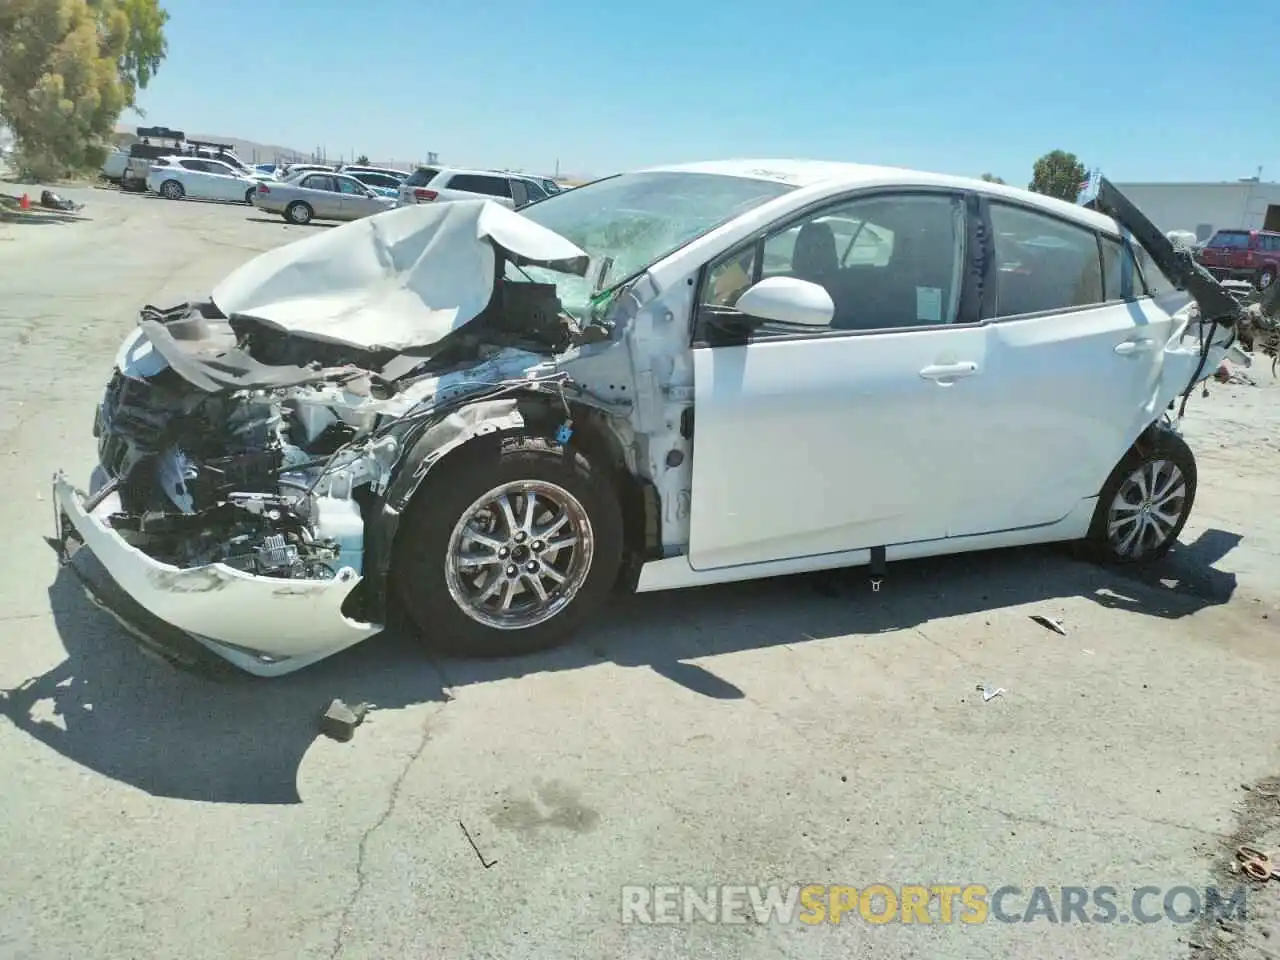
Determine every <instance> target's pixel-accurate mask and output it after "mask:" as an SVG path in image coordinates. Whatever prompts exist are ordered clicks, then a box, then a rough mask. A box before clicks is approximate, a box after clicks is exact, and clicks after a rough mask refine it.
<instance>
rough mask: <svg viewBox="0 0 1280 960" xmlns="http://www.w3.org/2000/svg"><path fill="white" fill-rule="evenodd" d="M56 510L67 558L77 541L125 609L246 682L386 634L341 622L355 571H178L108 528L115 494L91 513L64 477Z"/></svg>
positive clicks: (108, 595) (108, 602) (57, 479)
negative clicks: (176, 634) (285, 574)
mask: <svg viewBox="0 0 1280 960" xmlns="http://www.w3.org/2000/svg"><path fill="white" fill-rule="evenodd" d="M53 503H54V510H55V513H56V517H55V519H56V522H57V529H56V530H55V532H54V533H55V538H56V541H57V543H58V544H59V549H60V550H62V551H63V555H64V557H65V556H66V550H65V545H66V543H67V542H68V540H72V541H79V543H80V544H82V545H83V548H84V549H87V550H89V551H90V552H91V553H92V554H93V556H94V557H95V558H96V559H97V561H98V562H99V563H100V564H101V566H102V567H103V569H104V570H105V571H106V573H107V574H108V575H109V576H110V577H111V579H112V580H113V581H114V586H115V587H118V588H119V591H120V592H122V593H123V594H125V595H126V596H127V598H128V599H129V600H131V601H132V602H134V603H136V604H137V605H138V606H140V607H142V608H143V609H144V610H146V611H147V612H148V613H149V614H151V615H152V616H154V617H156V618H158V619H160V620H162V621H164V622H165V623H166V624H169V625H171V626H173V627H175V628H177V629H178V630H180V631H182V632H183V633H185V634H187V635H189V636H191V637H192V638H194V639H195V640H198V641H199V642H200V643H201V644H203V645H204V646H205V647H207V648H208V649H210V650H212V651H213V652H214V653H217V654H218V655H220V656H222V657H223V658H224V659H226V660H229V661H230V662H231V663H233V664H235V665H236V666H238V667H240V668H241V669H243V670H246V671H248V672H250V673H254V674H258V675H260V676H274V675H278V674H282V673H290V672H292V671H293V670H297V669H299V668H301V667H304V666H307V665H308V664H311V663H314V662H316V661H317V660H321V659H323V658H325V657H327V656H330V655H332V654H334V653H337V652H338V651H340V650H343V649H346V648H347V647H350V646H353V645H354V644H356V643H359V642H360V641H361V640H364V639H366V638H368V637H370V636H373V635H374V634H375V633H378V632H380V631H381V630H382V629H383V627H382V625H381V624H372V623H361V622H359V621H355V620H351V619H349V618H348V617H346V616H344V615H343V613H342V605H343V603H344V602H345V601H346V599H347V597H348V596H349V595H350V594H351V592H352V591H353V590H354V589H355V588H356V586H357V585H358V584H359V583H360V580H361V578H360V576H359V575H358V574H357V573H356V572H355V571H354V570H352V569H351V568H349V567H347V568H343V569H342V570H340V571H338V575H337V576H336V577H335V578H333V579H331V580H286V579H280V578H274V577H257V576H252V575H250V574H246V573H242V572H241V571H239V570H235V569H233V568H231V567H228V566H226V565H224V564H221V563H214V564H209V565H206V566H202V567H192V568H189V569H181V568H179V567H174V566H170V565H169V564H165V563H160V562H159V561H157V560H154V559H152V558H151V557H149V556H147V555H146V554H145V553H143V552H142V551H141V550H138V549H137V548H136V547H133V546H132V545H130V544H129V543H127V542H126V541H125V540H124V539H123V538H122V537H121V536H120V535H119V534H118V533H116V532H115V531H114V530H112V529H111V528H110V527H109V526H108V525H107V524H106V521H105V518H106V517H107V516H109V515H110V514H112V513H115V512H117V511H118V510H119V509H120V507H119V500H118V498H117V496H116V494H114V493H110V494H107V495H106V496H105V497H103V498H102V499H101V502H100V503H98V504H95V505H93V507H92V510H89V509H87V503H88V498H87V497H86V495H85V494H84V493H83V492H82V491H80V490H78V489H76V488H75V487H74V486H73V485H72V484H71V483H70V482H69V481H68V480H67V479H66V477H65V476H64V475H63V474H62V473H58V474H57V475H55V476H54V479H53ZM86 586H89V587H90V589H91V590H93V587H92V585H91V584H86ZM93 592H94V593H95V599H96V600H97V601H98V602H99V603H101V604H102V605H103V606H106V607H107V608H108V609H109V610H111V612H112V613H115V614H116V615H117V617H118V618H119V619H121V620H122V621H124V622H126V623H127V624H128V625H130V627H131V628H132V629H135V631H136V630H137V629H138V628H139V626H138V618H137V617H136V616H130V615H129V612H128V611H126V610H121V609H116V608H117V607H119V605H120V604H119V601H118V597H119V594H118V593H116V592H115V591H114V590H93ZM113 594H114V598H115V602H114V603H113ZM144 629H145V628H144Z"/></svg>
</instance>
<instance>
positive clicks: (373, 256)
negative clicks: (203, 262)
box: [212, 200, 587, 351]
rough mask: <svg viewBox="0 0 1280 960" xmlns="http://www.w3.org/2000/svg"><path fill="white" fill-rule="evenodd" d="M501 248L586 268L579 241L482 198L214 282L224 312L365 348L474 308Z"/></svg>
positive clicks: (318, 239)
mask: <svg viewBox="0 0 1280 960" xmlns="http://www.w3.org/2000/svg"><path fill="white" fill-rule="evenodd" d="M499 253H501V254H502V255H504V256H505V257H506V258H507V259H510V260H513V261H515V262H518V263H522V264H530V265H536V266H543V267H547V268H549V269H552V270H558V271H561V272H565V273H570V274H574V275H577V276H582V275H584V274H585V273H586V270H587V255H586V253H584V252H583V251H582V250H581V249H580V248H578V247H577V246H575V245H574V244H572V243H570V242H569V241H568V240H565V239H564V238H563V237H561V236H559V235H558V234H555V233H553V232H551V231H550V230H547V229H546V228H545V227H541V226H539V225H537V224H535V223H533V222H532V221H530V220H527V219H525V218H524V217H522V216H520V215H519V214H517V213H514V212H513V211H511V210H508V209H507V208H505V207H503V206H501V205H500V204H497V203H493V202H491V201H488V200H474V201H472V200H462V201H454V202H451V203H440V204H418V205H413V206H406V207H401V208H398V209H395V210H390V211H387V212H386V213H382V214H378V215H377V216H373V217H368V218H365V219H362V220H356V221H353V222H351V223H348V224H344V225H342V226H340V227H336V228H334V229H332V230H328V231H325V232H323V233H317V234H316V235H315V236H312V237H308V238H306V239H305V240H301V241H298V242H296V243H291V244H287V245H285V246H283V247H279V248H277V249H275V250H272V251H269V252H267V253H264V254H262V255H260V256H258V257H255V258H254V259H253V260H250V261H249V262H248V263H246V264H245V265H244V266H242V267H241V268H240V269H238V270H236V271H235V272H233V273H232V274H231V275H230V276H228V277H227V278H226V279H225V280H223V282H222V283H220V284H219V285H218V286H217V287H216V288H215V289H214V291H213V294H212V300H213V302H214V303H216V304H217V305H218V308H219V309H220V310H221V311H222V312H223V313H224V314H226V315H228V316H231V315H238V314H239V315H245V316H249V317H254V318H256V319H258V320H260V321H263V322H265V323H268V324H271V325H273V326H274V327H276V328H278V329H279V330H281V331H285V332H287V333H291V334H296V335H303V336H306V337H309V338H312V339H316V340H323V341H330V342H334V343H340V344H346V345H350V346H354V347H358V348H361V349H366V350H390V351H404V350H410V349H413V348H415V347H424V346H429V345H431V344H434V343H437V342H439V341H440V340H443V339H444V338H445V337H446V336H447V335H448V334H450V333H452V332H454V331H456V330H458V329H459V328H460V327H462V326H464V325H465V324H467V323H469V322H470V321H472V320H474V319H475V318H476V317H478V316H479V315H480V314H481V313H482V312H483V311H484V309H485V307H486V306H488V304H489V301H490V299H491V297H492V296H493V292H494V278H495V274H496V273H497V272H498V271H497V264H498V262H499V259H498V257H499Z"/></svg>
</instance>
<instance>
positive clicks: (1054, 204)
mask: <svg viewBox="0 0 1280 960" xmlns="http://www.w3.org/2000/svg"><path fill="white" fill-rule="evenodd" d="M639 172H642V173H709V174H716V175H719V176H723V177H743V178H746V179H749V180H768V181H772V182H774V183H786V184H790V185H791V186H794V187H797V188H801V189H803V188H808V187H812V188H823V189H822V191H821V192H825V191H830V192H832V193H835V192H837V191H840V190H845V189H855V188H857V187H864V186H865V187H872V186H895V185H901V186H932V187H947V188H950V189H953V190H971V191H975V192H979V193H985V194H987V195H988V196H992V197H1003V198H1007V199H1009V200H1013V201H1016V202H1018V203H1021V204H1024V205H1027V206H1032V207H1039V208H1040V209H1042V210H1044V211H1045V212H1046V213H1051V214H1054V215H1055V216H1058V217H1064V218H1066V219H1070V220H1074V221H1076V222H1077V223H1079V224H1081V225H1082V226H1085V227H1088V228H1089V229H1096V230H1105V231H1106V232H1108V233H1111V234H1117V233H1119V229H1118V228H1117V226H1116V222H1115V220H1113V219H1112V218H1111V217H1108V216H1106V215H1105V214H1101V213H1098V212H1097V211H1095V210H1090V209H1088V208H1086V207H1082V206H1080V205H1078V204H1074V203H1070V202H1068V201H1066V200H1059V199H1057V198H1056V197H1049V196H1045V195H1044V194H1041V193H1032V192H1031V191H1030V190H1021V189H1019V188H1017V187H1010V186H1008V185H1006V184H999V183H991V182H989V181H986V180H979V179H977V178H973V177H957V176H953V175H951V174H944V173H927V172H925V171H922V170H911V169H908V168H906V167H889V166H877V165H874V164H864V163H845V162H841V161H831V160H768V159H759V160H756V159H740V160H710V161H702V162H698V163H678V164H668V165H663V166H657V167H648V168H645V169H644V170H642V171H639Z"/></svg>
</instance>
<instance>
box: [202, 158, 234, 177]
mask: <svg viewBox="0 0 1280 960" xmlns="http://www.w3.org/2000/svg"><path fill="white" fill-rule="evenodd" d="M205 166H206V167H208V168H209V172H210V173H219V174H221V175H222V176H224V177H234V176H236V171H235V170H233V169H231V165H230V164H229V163H223V162H222V161H221V160H206V161H205Z"/></svg>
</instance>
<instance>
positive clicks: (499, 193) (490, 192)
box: [449, 173, 511, 197]
mask: <svg viewBox="0 0 1280 960" xmlns="http://www.w3.org/2000/svg"><path fill="white" fill-rule="evenodd" d="M449 189H450V190H465V191H467V192H468V193H482V194H484V195H485V196H487V197H510V196H511V184H510V183H508V182H507V178H506V177H487V176H485V175H484V174H480V173H455V174H454V175H453V179H451V180H450V181H449Z"/></svg>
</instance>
